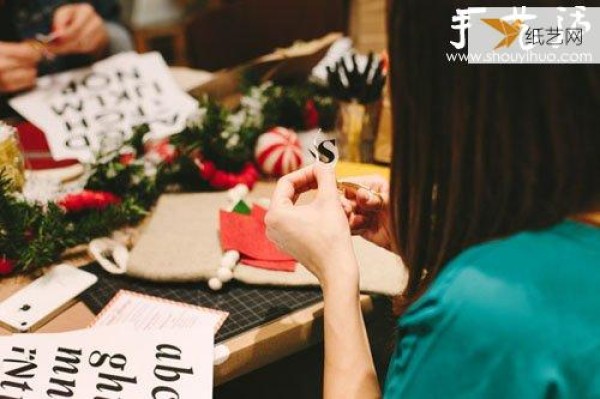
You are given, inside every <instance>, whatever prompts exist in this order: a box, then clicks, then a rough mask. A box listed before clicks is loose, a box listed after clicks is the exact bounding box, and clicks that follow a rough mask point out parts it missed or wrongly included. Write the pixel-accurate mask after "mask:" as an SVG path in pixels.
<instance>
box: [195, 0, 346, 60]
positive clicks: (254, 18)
mask: <svg viewBox="0 0 600 399" xmlns="http://www.w3.org/2000/svg"><path fill="white" fill-rule="evenodd" d="M348 18H349V0H217V1H214V0H213V1H211V2H210V3H209V4H208V5H207V6H205V7H204V8H203V9H201V10H200V11H198V12H197V13H196V14H195V15H193V16H190V20H189V21H188V28H187V39H188V40H187V42H188V57H189V59H190V63H191V66H193V67H196V68H201V69H206V70H210V71H214V70H218V69H221V68H226V67H231V66H235V65H238V64H240V63H242V62H244V61H248V60H251V59H252V58H255V57H257V56H260V55H263V54H267V53H269V52H271V51H272V50H273V49H274V48H277V47H287V46H289V45H291V44H292V43H293V42H294V41H296V40H311V39H315V38H318V37H320V36H323V35H325V34H327V33H329V32H333V31H340V32H346V31H347V25H348Z"/></svg>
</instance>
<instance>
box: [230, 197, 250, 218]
mask: <svg viewBox="0 0 600 399" xmlns="http://www.w3.org/2000/svg"><path fill="white" fill-rule="evenodd" d="M233 212H235V213H241V214H242V215H250V213H252V209H250V207H249V206H248V204H246V203H245V202H244V200H239V201H238V203H237V204H235V206H234V207H233Z"/></svg>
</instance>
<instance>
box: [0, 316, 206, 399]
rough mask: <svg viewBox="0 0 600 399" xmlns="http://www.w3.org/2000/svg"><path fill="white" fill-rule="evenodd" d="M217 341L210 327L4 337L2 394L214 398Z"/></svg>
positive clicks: (0, 347)
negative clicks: (215, 341)
mask: <svg viewBox="0 0 600 399" xmlns="http://www.w3.org/2000/svg"><path fill="white" fill-rule="evenodd" d="M213 345H214V342H213V330H212V329H211V328H210V327H208V328H195V329H192V330H189V329H180V330H160V331H143V332H141V331H136V330H135V329H133V328H131V326H126V325H120V326H111V327H99V328H93V329H87V330H80V331H75V332H69V333H58V334H28V335H25V334H22V335H13V336H10V337H0V397H2V398H23V399H40V398H107V399H109V398H121V399H140V398H152V397H156V398H161V397H165V398H166V397H178V398H180V399H186V398H190V399H192V398H193V399H209V398H212V384H213V357H214V352H213Z"/></svg>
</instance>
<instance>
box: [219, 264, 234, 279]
mask: <svg viewBox="0 0 600 399" xmlns="http://www.w3.org/2000/svg"><path fill="white" fill-rule="evenodd" d="M217 278H218V279H219V280H220V281H221V282H222V283H227V282H229V281H231V279H232V278H233V272H232V271H231V269H229V268H227V267H220V268H219V269H218V270H217Z"/></svg>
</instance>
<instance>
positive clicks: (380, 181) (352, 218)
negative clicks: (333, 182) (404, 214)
mask: <svg viewBox="0 0 600 399" xmlns="http://www.w3.org/2000/svg"><path fill="white" fill-rule="evenodd" d="M343 181H348V182H352V183H357V184H360V185H361V186H364V187H367V188H369V189H370V190H371V191H374V192H376V193H379V195H375V194H373V193H371V192H369V190H365V189H364V188H360V189H358V190H357V191H353V190H345V191H344V199H343V200H342V203H343V205H344V209H345V210H346V213H347V216H348V223H349V225H350V229H351V230H352V234H355V235H361V236H362V237H363V238H365V239H367V240H369V241H371V242H372V243H374V244H377V245H379V246H380V247H383V248H386V249H390V248H391V244H392V232H391V229H390V227H391V222H390V208H389V201H390V185H389V182H388V181H387V180H386V179H384V178H383V177H381V176H378V175H373V176H361V177H353V178H348V179H343Z"/></svg>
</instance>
